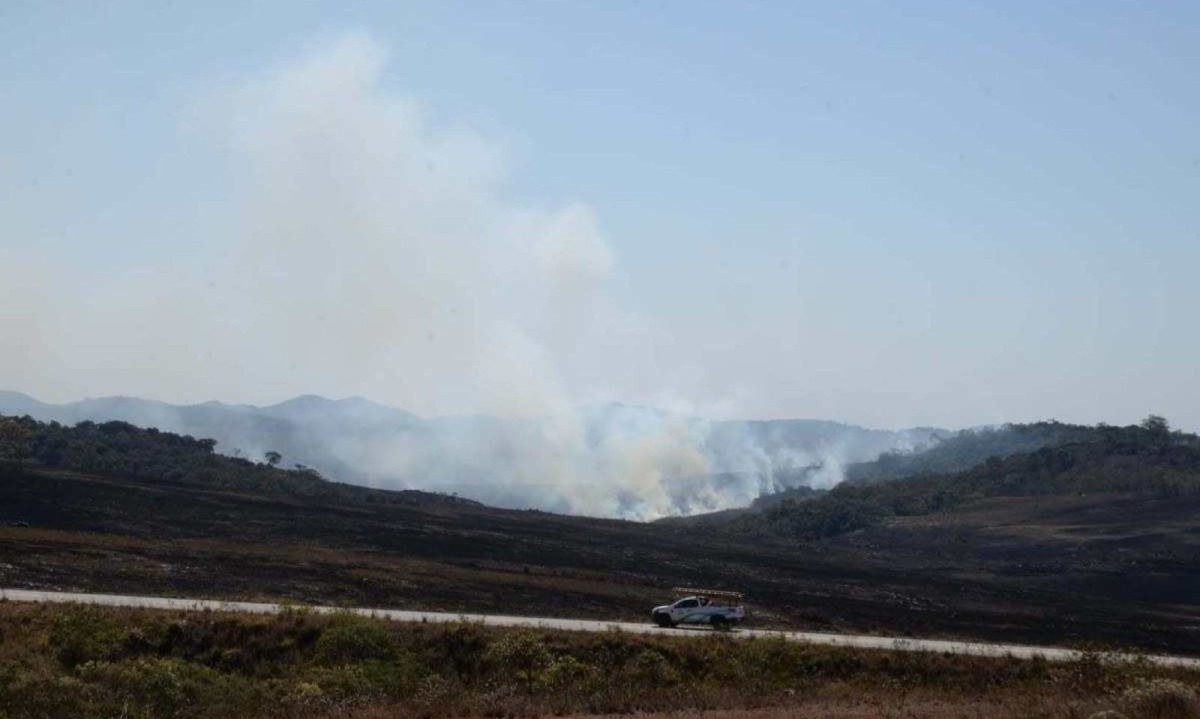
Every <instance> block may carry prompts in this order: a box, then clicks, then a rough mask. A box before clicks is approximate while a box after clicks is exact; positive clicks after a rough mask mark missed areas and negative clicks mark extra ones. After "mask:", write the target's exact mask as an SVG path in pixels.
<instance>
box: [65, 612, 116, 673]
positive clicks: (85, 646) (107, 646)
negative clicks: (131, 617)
mask: <svg viewBox="0 0 1200 719" xmlns="http://www.w3.org/2000/svg"><path fill="white" fill-rule="evenodd" d="M125 638H126V632H125V630H124V628H123V627H122V626H121V623H120V622H119V621H118V620H117V618H116V617H114V616H113V615H112V614H110V613H105V612H103V611H101V610H100V609H99V608H97V607H87V606H84V607H74V606H72V607H68V608H66V609H64V610H63V613H62V614H60V615H59V616H57V617H55V619H54V624H53V626H52V628H51V630H50V646H51V647H52V648H53V649H54V654H55V656H56V657H57V658H58V660H59V661H60V662H62V663H63V665H64V666H66V667H67V668H74V667H76V666H78V665H80V664H83V663H84V662H89V661H104V660H109V659H115V658H116V657H117V656H118V655H119V654H120V651H121V648H122V645H123V644H124V642H125Z"/></svg>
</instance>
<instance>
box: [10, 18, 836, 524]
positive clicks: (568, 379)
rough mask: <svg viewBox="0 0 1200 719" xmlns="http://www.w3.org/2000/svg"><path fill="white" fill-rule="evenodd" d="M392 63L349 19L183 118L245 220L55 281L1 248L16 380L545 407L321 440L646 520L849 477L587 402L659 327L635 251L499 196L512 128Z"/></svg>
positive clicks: (206, 97) (390, 481) (702, 427)
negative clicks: (148, 255) (647, 314)
mask: <svg viewBox="0 0 1200 719" xmlns="http://www.w3.org/2000/svg"><path fill="white" fill-rule="evenodd" d="M393 69H394V70H396V71H398V72H402V71H403V68H389V67H388V64H387V53H386V51H385V49H384V48H382V47H381V46H380V45H379V44H377V43H376V42H374V41H372V40H371V39H370V38H369V37H366V36H363V35H346V36H342V37H339V38H336V39H334V40H333V41H331V42H327V43H324V44H320V45H316V46H313V47H312V48H310V49H309V51H308V52H306V53H304V54H303V55H301V56H299V57H294V58H291V59H289V60H287V61H285V62H282V63H280V64H278V65H277V66H275V67H273V68H271V69H269V70H267V71H265V72H262V73H259V74H257V75H255V76H253V77H247V78H242V79H240V80H238V81H236V82H234V83H231V84H229V85H226V86H223V87H219V88H215V89H213V90H211V91H209V92H206V93H203V94H202V97H200V98H199V99H198V100H197V102H196V103H195V105H194V107H192V108H190V111H189V114H188V122H189V125H190V126H191V128H192V130H191V131H192V133H193V134H192V135H191V136H190V137H191V138H192V139H193V140H194V141H196V142H210V143H214V144H215V145H216V146H217V147H218V148H219V149H218V152H219V153H221V154H220V155H219V156H220V157H221V158H223V162H224V163H225V165H226V167H227V169H228V178H229V188H230V192H231V193H232V197H233V202H232V210H230V209H229V207H230V204H229V203H221V202H216V201H210V202H209V203H208V204H209V206H211V207H212V208H213V213H215V214H218V215H219V214H220V213H221V212H225V211H229V212H230V213H231V216H228V217H226V216H217V217H212V218H211V221H212V226H211V229H212V239H211V243H206V244H204V246H201V247H195V248H188V250H187V251H185V252H184V253H182V254H181V256H179V257H178V258H176V259H173V260H172V261H169V262H161V261H157V262H150V263H147V264H145V265H143V266H140V267H133V268H131V269H128V270H126V271H123V272H121V273H119V274H115V275H114V274H112V273H109V274H107V275H105V276H103V277H95V278H91V279H90V280H89V281H80V282H75V281H72V282H69V283H61V284H60V286H62V287H64V289H62V290H60V291H59V292H57V293H55V295H54V296H53V297H49V296H45V295H46V291H45V288H46V287H47V286H49V283H48V282H45V281H44V279H45V277H46V276H49V275H50V273H49V271H48V270H46V269H42V270H41V271H38V267H39V266H41V267H43V268H45V266H46V265H47V264H49V263H48V262H45V261H38V260H37V259H36V258H32V259H31V258H25V257H21V258H16V257H15V255H14V254H12V253H9V256H8V257H7V258H6V259H7V260H9V262H8V265H7V266H8V271H6V272H5V278H4V279H6V280H8V282H7V284H4V285H0V300H2V301H3V303H4V306H6V307H18V306H22V307H34V308H35V310H34V311H33V312H22V313H20V314H18V313H13V312H9V313H6V314H5V315H3V316H2V317H0V321H2V322H3V330H4V331H3V332H0V349H2V350H4V351H3V352H0V362H6V361H7V362H9V364H8V365H0V369H4V370H5V372H6V376H7V377H10V378H11V381H15V382H16V383H18V385H19V384H20V383H21V381H22V378H23V375H29V376H31V377H32V376H33V372H32V370H31V369H30V368H31V367H35V366H36V367H38V368H39V372H42V373H43V374H50V375H53V376H57V377H58V378H59V380H60V386H61V387H62V388H63V389H62V392H63V393H71V392H72V391H73V390H74V391H75V392H77V394H98V393H103V394H117V393H126V394H131V395H140V396H146V395H149V396H156V397H166V398H178V399H190V400H203V399H212V398H228V397H239V398H245V397H264V398H265V397H285V396H290V395H296V394H304V393H308V392H319V393H324V394H332V395H343V396H344V395H349V394H358V395H365V396H368V397H372V398H375V399H380V400H383V401H385V402H387V403H389V404H392V405H395V406H401V407H405V408H408V409H412V410H415V411H418V412H421V413H423V414H430V413H434V412H437V411H441V410H442V409H443V408H447V407H453V408H459V409H461V410H462V411H465V412H470V413H475V414H479V415H493V416H498V417H506V418H512V417H526V418H530V421H529V422H527V423H525V424H522V423H520V422H514V421H507V422H504V423H500V424H498V425H496V426H495V427H492V428H490V429H489V428H488V427H487V426H485V425H486V422H487V420H482V419H480V420H477V421H475V422H474V423H472V421H471V420H459V421H457V422H455V421H443V422H440V423H435V424H436V427H435V429H436V431H425V432H418V433H414V434H404V435H395V434H389V435H384V436H379V437H339V438H329V440H328V441H329V443H330V447H329V452H330V453H331V454H332V455H333V456H335V457H337V458H338V460H339V462H340V463H341V464H342V465H345V466H350V467H354V468H355V469H356V471H358V472H361V474H362V475H363V476H366V477H369V478H370V481H372V482H374V483H377V484H381V485H386V486H400V485H407V486H417V487H422V488H428V489H445V490H452V491H460V492H462V493H463V494H468V495H471V496H476V497H479V498H481V499H485V500H489V501H493V502H496V503H499V504H504V505H508V506H515V505H520V504H523V503H524V504H528V505H529V506H537V507H542V508H547V509H557V510H563V511H570V512H577V513H585V514H594V515H603V516H624V517H630V518H653V517H658V516H663V515H667V514H679V513H684V514H686V513H693V512H697V511H706V510H714V509H723V508H726V507H732V506H742V505H745V504H747V503H748V502H749V501H750V500H752V499H753V498H754V497H756V496H758V495H759V494H760V493H762V492H764V491H770V490H774V489H778V488H781V487H783V486H787V484H788V482H789V481H791V480H782V479H780V478H779V477H777V476H776V473H777V472H779V471H780V469H781V468H783V469H796V468H804V467H808V466H810V465H811V466H816V465H819V466H820V467H821V472H824V473H825V474H821V475H820V476H818V477H817V478H816V480H815V481H817V482H818V483H822V484H830V483H832V482H833V481H835V480H836V477H835V476H834V475H836V474H837V473H838V472H839V470H838V468H837V464H836V463H831V462H830V460H829V457H833V456H837V455H838V454H839V451H838V450H837V448H832V449H831V450H830V451H829V452H825V453H824V454H823V455H822V456H821V457H814V456H810V454H809V453H801V455H803V456H800V455H797V456H794V457H786V456H785V455H784V453H781V452H780V451H777V450H773V451H770V452H768V451H767V450H765V449H763V448H761V447H759V446H758V445H757V444H756V443H755V441H752V439H751V438H749V437H747V438H745V441H741V440H737V439H736V438H734V439H732V440H731V439H730V438H729V437H726V438H725V439H724V440H723V441H722V442H720V443H717V445H719V446H717V445H714V444H713V442H712V436H711V432H710V428H709V426H708V425H707V424H706V423H703V422H695V421H691V420H689V419H687V418H686V416H685V413H680V412H676V413H671V414H662V413H658V412H653V411H648V410H637V409H633V408H624V409H623V410H622V411H620V412H615V413H610V414H609V415H606V416H604V417H600V418H597V417H595V416H588V415H586V414H585V413H583V412H581V411H580V410H578V409H576V407H577V402H578V400H579V399H580V398H583V397H606V392H605V388H604V387H603V386H597V385H595V384H594V381H592V380H591V378H596V377H604V376H606V374H607V372H606V370H607V369H610V368H611V365H612V364H614V363H636V362H638V359H637V357H636V350H637V348H639V347H644V346H650V345H651V344H652V343H650V342H648V341H646V339H647V338H646V333H647V332H648V329H647V324H646V323H645V322H644V321H643V320H642V319H641V318H639V317H637V316H636V314H635V313H632V312H630V311H628V310H626V309H625V308H622V307H621V306H620V305H619V303H618V302H616V301H615V300H614V297H613V294H612V292H611V291H610V283H611V278H612V276H613V274H614V272H615V271H616V269H617V268H618V267H619V261H620V258H619V257H616V256H615V255H614V253H613V251H612V249H611V248H610V246H609V245H608V243H607V242H606V240H605V238H604V235H603V232H602V231H601V229H600V227H599V223H598V221H597V219H596V217H595V213H594V212H593V211H592V210H591V209H590V208H589V207H587V206H586V205H585V204H582V203H568V204H564V205H562V206H557V207H531V206H525V205H522V204H520V203H517V202H515V201H513V200H511V199H510V198H508V197H507V196H506V194H505V180H506V178H505V158H504V151H503V148H502V146H500V145H499V144H498V143H497V142H495V141H493V140H490V139H489V138H487V137H485V136H483V135H481V134H480V133H478V132H475V131H472V130H471V129H469V128H464V127H456V126H453V125H450V124H447V123H445V122H441V121H437V120H435V119H434V117H433V116H432V115H431V113H430V112H429V111H428V110H427V109H426V108H424V107H422V105H421V104H420V103H419V102H417V101H415V100H413V99H412V98H408V97H405V96H403V95H401V94H398V93H396V92H394V91H393V90H391V89H390V78H391V77H392V76H393V75H392V74H391V73H390V71H391V70H393ZM204 199H205V198H197V202H202V201H203V200H204ZM209 199H210V200H211V198H209ZM201 214H203V213H201ZM226 228H232V229H230V230H229V231H228V232H227V233H226V232H225V230H226ZM17 267H19V268H21V271H20V272H16V271H14V270H13V268H17ZM56 272H57V273H58V276H62V273H64V272H67V270H66V269H63V268H59V269H58V270H56ZM21 277H24V278H26V281H24V282H22V281H19V280H20V278H21ZM38 277H41V278H42V279H41V280H38V279H32V278H38ZM10 295H20V297H16V296H12V297H10ZM31 300H32V301H31ZM5 357H7V358H8V359H7V360H6V359H5ZM14 357H15V361H14V359H13V358H14ZM606 363H607V364H608V365H610V367H606V366H605V365H606ZM10 370H11V371H10ZM662 394H663V396H666V397H670V395H671V393H670V388H663V390H662ZM534 420H536V421H534ZM480 423H483V425H481V424H480ZM236 442H237V440H236V438H235V439H231V440H229V441H227V442H226V444H227V445H229V444H231V443H232V444H233V446H236ZM710 445H713V446H710ZM241 449H244V450H248V451H250V452H255V453H256V452H259V451H261V450H263V449H269V447H261V448H255V447H248V446H245V447H241ZM825 455H828V456H825ZM722 473H723V474H725V475H726V476H725V477H724V478H719V477H717V475H721V474H722Z"/></svg>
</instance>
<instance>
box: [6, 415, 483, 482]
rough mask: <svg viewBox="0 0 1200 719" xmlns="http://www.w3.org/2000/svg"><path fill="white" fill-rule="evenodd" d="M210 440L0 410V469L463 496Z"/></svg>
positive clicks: (128, 426)
mask: <svg viewBox="0 0 1200 719" xmlns="http://www.w3.org/2000/svg"><path fill="white" fill-rule="evenodd" d="M216 444H217V443H216V440H212V439H197V438H195V437H191V436H186V435H178V434H172V433H170V432H161V431H159V430H157V429H153V428H150V429H142V428H140V427H136V426H134V425H132V424H129V423H127V422H103V423H96V422H80V423H78V424H76V425H74V426H68V425H63V424H59V423H58V422H48V423H47V422H39V421H37V420H35V419H33V418H31V417H28V416H26V417H3V416H0V471H4V472H13V471H17V472H26V471H32V470H38V469H46V468H58V469H66V470H72V471H76V472H83V473H88V474H97V475H102V476H107V477H116V478H123V479H130V480H139V481H142V482H147V483H170V484H176V485H190V486H197V487H203V488H206V489H230V490H242V491H250V492H256V493H269V494H285V495H289V496H294V497H298V498H311V499H321V500H325V501H338V502H355V503H359V502H365V503H404V504H411V503H413V502H417V501H428V500H431V499H434V498H437V499H439V500H445V501H451V500H453V501H463V502H465V501H466V500H457V499H456V498H451V497H445V496H442V495H436V494H432V493H426V492H416V491H401V492H389V491H383V490H374V489H369V488H366V487H359V486H355V485H349V484H342V483H339V482H331V481H328V480H326V479H325V478H323V477H321V475H320V474H319V473H317V472H316V471H315V470H313V469H310V468H307V467H303V466H297V467H296V468H294V469H283V468H280V467H276V466H274V464H275V463H277V462H278V461H279V459H280V458H279V455H278V454H277V453H275V452H268V453H267V455H266V457H264V460H265V461H264V462H261V463H259V462H253V461H250V460H249V459H246V458H241V457H228V456H225V455H222V454H218V453H217V452H216V451H215V450H216Z"/></svg>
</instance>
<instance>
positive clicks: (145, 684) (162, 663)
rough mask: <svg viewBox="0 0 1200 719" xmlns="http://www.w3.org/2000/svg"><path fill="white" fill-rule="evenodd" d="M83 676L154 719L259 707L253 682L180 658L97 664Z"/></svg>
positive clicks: (88, 666) (222, 713)
mask: <svg viewBox="0 0 1200 719" xmlns="http://www.w3.org/2000/svg"><path fill="white" fill-rule="evenodd" d="M79 677H80V679H82V680H83V681H85V682H88V683H91V684H94V685H97V687H98V688H99V689H100V690H102V691H103V693H105V694H108V695H110V697H111V698H112V699H113V700H115V703H117V704H118V705H121V706H129V707H136V708H139V709H142V710H144V711H145V713H147V714H148V715H150V716H154V717H182V716H192V717H198V716H226V715H230V714H231V713H236V712H244V711H246V710H247V709H249V708H250V707H254V706H256V705H257V704H259V701H257V699H258V697H257V696H256V693H257V691H256V689H255V686H254V685H253V684H252V683H251V682H250V681H249V680H247V679H245V678H243V677H240V676H237V675H230V674H223V673H221V672H218V671H216V670H215V669H210V668H208V667H206V666H203V665H200V664H195V663H192V662H186V661H182V660H179V659H168V658H139V659H133V660H128V661H123V662H103V661H92V662H88V663H87V664H84V665H82V666H81V667H79Z"/></svg>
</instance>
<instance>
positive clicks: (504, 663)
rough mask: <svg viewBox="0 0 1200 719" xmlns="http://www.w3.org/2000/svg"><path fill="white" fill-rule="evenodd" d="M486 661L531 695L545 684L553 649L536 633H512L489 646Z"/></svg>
mask: <svg viewBox="0 0 1200 719" xmlns="http://www.w3.org/2000/svg"><path fill="white" fill-rule="evenodd" d="M485 656H486V658H487V663H488V664H489V665H490V666H491V667H492V668H493V670H494V671H495V672H496V673H497V675H498V676H500V677H501V678H502V679H508V678H511V679H513V680H515V681H516V682H517V683H518V684H519V685H520V686H522V687H523V688H524V689H525V692H526V693H527V694H532V693H533V692H534V690H535V689H537V688H539V687H540V686H542V685H544V684H545V683H546V676H545V671H546V669H547V668H548V667H549V666H550V662H551V656H550V651H549V650H548V649H546V646H545V644H544V643H543V642H542V638H541V637H539V636H538V635H537V634H534V633H533V632H513V633H511V634H506V635H504V636H503V637H501V638H500V639H498V640H497V641H496V642H495V643H494V644H492V645H491V646H489V647H488V648H487V652H486V654H485Z"/></svg>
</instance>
